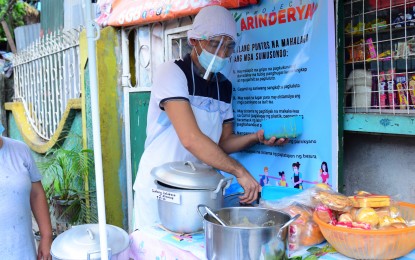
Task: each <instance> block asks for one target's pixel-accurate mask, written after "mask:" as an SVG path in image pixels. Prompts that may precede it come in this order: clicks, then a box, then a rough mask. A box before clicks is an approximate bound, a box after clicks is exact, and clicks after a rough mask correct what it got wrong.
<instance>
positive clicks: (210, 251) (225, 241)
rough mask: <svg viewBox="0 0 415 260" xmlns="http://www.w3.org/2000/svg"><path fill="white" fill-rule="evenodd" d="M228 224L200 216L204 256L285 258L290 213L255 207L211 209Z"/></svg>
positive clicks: (216, 257) (222, 257) (210, 257)
mask: <svg viewBox="0 0 415 260" xmlns="http://www.w3.org/2000/svg"><path fill="white" fill-rule="evenodd" d="M214 213H215V214H217V216H218V217H219V218H220V219H221V220H222V221H224V222H225V223H226V224H227V225H228V226H222V225H221V224H219V223H218V222H217V221H216V220H215V219H214V218H213V217H211V216H210V215H209V214H204V215H203V219H204V221H203V223H204V230H205V231H204V232H205V240H206V257H207V258H208V259H288V257H287V253H286V251H287V232H288V227H286V226H285V227H282V226H283V225H284V224H286V223H287V222H288V221H290V220H291V217H290V215H288V214H286V213H284V212H280V211H276V210H270V209H266V208H259V207H230V208H222V209H220V210H217V211H215V212H214Z"/></svg>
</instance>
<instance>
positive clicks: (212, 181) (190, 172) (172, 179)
mask: <svg viewBox="0 0 415 260" xmlns="http://www.w3.org/2000/svg"><path fill="white" fill-rule="evenodd" d="M151 174H152V175H153V177H154V178H155V179H156V180H157V181H159V182H162V183H164V184H167V185H170V186H173V187H177V188H183V189H193V190H215V189H216V188H217V186H218V184H219V182H220V180H221V179H223V178H224V177H223V175H221V174H220V173H219V172H218V171H217V170H215V169H214V168H212V167H210V166H208V165H206V164H202V163H198V162H189V161H187V162H183V161H181V162H169V163H165V164H163V165H161V166H158V167H155V168H153V169H152V170H151Z"/></svg>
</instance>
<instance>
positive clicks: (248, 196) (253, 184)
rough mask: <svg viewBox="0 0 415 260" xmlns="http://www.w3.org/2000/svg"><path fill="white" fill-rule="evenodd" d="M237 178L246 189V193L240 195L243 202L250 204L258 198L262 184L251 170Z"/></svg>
mask: <svg viewBox="0 0 415 260" xmlns="http://www.w3.org/2000/svg"><path fill="white" fill-rule="evenodd" d="M236 180H237V181H238V183H239V184H240V185H241V186H242V188H243V189H244V195H242V196H240V197H239V199H240V202H241V203H248V204H250V203H252V202H254V201H255V200H257V198H258V193H259V191H260V190H261V186H260V185H259V183H258V182H257V181H256V180H255V179H254V177H252V175H251V174H250V173H249V172H245V174H244V175H243V176H242V177H238V178H236Z"/></svg>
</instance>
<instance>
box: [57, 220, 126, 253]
mask: <svg viewBox="0 0 415 260" xmlns="http://www.w3.org/2000/svg"><path fill="white" fill-rule="evenodd" d="M106 231H107V243H108V248H110V249H111V255H117V254H118V253H121V252H122V251H124V250H125V249H126V248H127V247H128V244H129V241H130V240H129V237H128V234H127V232H126V231H124V230H123V229H121V228H119V227H116V226H113V225H109V224H107V225H106ZM99 241H100V237H99V224H85V225H79V226H74V227H72V228H71V229H68V230H66V231H65V232H63V233H62V234H60V235H58V236H57V237H56V238H55V240H53V243H52V247H51V250H50V251H51V254H52V256H53V257H54V258H57V259H74V260H75V259H87V256H88V253H89V254H90V259H100V257H101V255H100V253H99V252H100V251H101V248H100V242H99ZM92 252H95V253H94V254H92Z"/></svg>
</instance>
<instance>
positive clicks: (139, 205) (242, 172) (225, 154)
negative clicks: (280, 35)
mask: <svg viewBox="0 0 415 260" xmlns="http://www.w3.org/2000/svg"><path fill="white" fill-rule="evenodd" d="M236 38H237V35H236V23H235V20H234V18H233V16H232V14H231V12H229V11H228V10H227V9H226V8H224V7H221V6H217V5H214V6H208V7H204V8H202V9H201V10H200V12H199V13H198V14H197V15H196V17H195V19H194V22H193V24H192V28H191V29H190V30H189V31H188V43H189V44H190V45H191V46H192V47H193V49H192V52H191V54H190V55H187V56H185V57H184V58H183V60H177V61H169V62H166V63H164V64H162V65H161V66H160V67H158V68H157V71H156V74H155V75H154V79H153V86H152V90H151V97H150V104H149V111H148V116H147V130H146V132H147V139H146V142H145V150H144V153H143V155H142V157H141V160H140V165H139V169H138V173H137V177H136V180H135V183H134V191H135V194H134V217H135V219H134V225H135V228H139V229H140V228H142V227H144V226H148V225H154V224H156V223H158V222H159V217H158V209H157V201H156V199H155V198H153V197H152V195H151V189H152V188H156V185H155V183H154V178H153V177H152V176H151V174H150V171H151V170H152V169H153V168H154V167H157V166H160V165H162V164H164V163H167V162H175V161H193V162H202V163H205V164H207V165H209V166H212V167H213V168H216V169H218V170H221V171H224V172H227V173H230V174H232V175H234V176H235V177H236V180H237V181H238V183H239V184H240V185H241V187H242V188H243V189H244V194H243V195H242V196H241V197H240V202H241V203H251V202H253V201H255V200H256V199H257V197H258V192H259V191H260V188H261V186H260V185H259V183H258V182H257V181H256V180H255V178H254V177H253V176H252V175H251V174H250V173H249V172H248V171H247V169H245V167H244V166H242V165H241V164H240V163H239V162H237V161H236V160H234V159H233V158H232V157H230V156H229V154H231V153H234V152H237V151H240V150H242V149H245V148H247V147H249V146H252V145H255V144H257V143H259V142H260V143H263V144H266V145H271V146H273V145H282V144H285V143H287V141H288V139H283V138H281V139H278V140H277V139H276V138H275V137H272V138H270V139H269V140H265V139H264V131H263V130H259V131H258V132H256V133H252V134H247V135H243V136H239V135H235V134H234V132H233V111H232V102H231V101H232V84H231V82H230V81H229V80H228V79H227V78H226V77H225V76H224V75H223V74H221V73H220V72H219V71H220V70H221V69H222V68H223V67H224V66H225V65H226V63H227V61H228V59H229V57H230V55H231V54H232V53H233V51H234V49H235V45H236V43H235V42H236Z"/></svg>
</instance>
